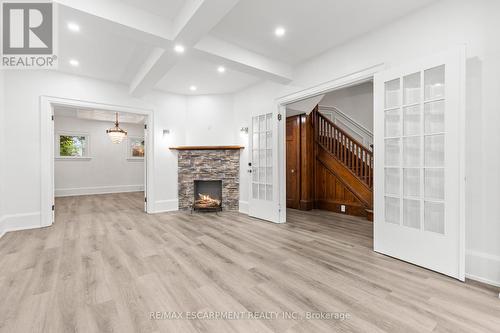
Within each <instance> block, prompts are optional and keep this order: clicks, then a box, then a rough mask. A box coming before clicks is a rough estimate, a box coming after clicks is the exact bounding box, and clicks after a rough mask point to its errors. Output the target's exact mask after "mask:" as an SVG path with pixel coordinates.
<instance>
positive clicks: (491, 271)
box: [465, 250, 500, 287]
mask: <svg viewBox="0 0 500 333" xmlns="http://www.w3.org/2000/svg"><path fill="white" fill-rule="evenodd" d="M465 276H466V277H467V278H469V279H471V280H476V281H479V282H483V283H487V284H490V285H493V286H497V287H500V257H499V256H495V255H492V254H489V253H484V252H478V251H472V250H468V251H466V254H465Z"/></svg>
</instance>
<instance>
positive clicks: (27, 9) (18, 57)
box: [2, 2, 57, 69]
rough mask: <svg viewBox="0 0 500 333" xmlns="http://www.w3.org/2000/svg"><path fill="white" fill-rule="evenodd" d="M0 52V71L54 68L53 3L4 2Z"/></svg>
mask: <svg viewBox="0 0 500 333" xmlns="http://www.w3.org/2000/svg"><path fill="white" fill-rule="evenodd" d="M2 53H3V54H2V67H3V68H16V69H22V68H25V69H26V68H31V69H40V68H54V67H55V63H56V60H57V57H56V56H55V55H54V8H53V4H52V3H51V2H4V3H3V4H2Z"/></svg>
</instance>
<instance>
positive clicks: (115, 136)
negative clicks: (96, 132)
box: [106, 112, 127, 144]
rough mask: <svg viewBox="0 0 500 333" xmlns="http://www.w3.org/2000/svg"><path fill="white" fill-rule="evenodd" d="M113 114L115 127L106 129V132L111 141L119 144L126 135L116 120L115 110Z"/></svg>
mask: <svg viewBox="0 0 500 333" xmlns="http://www.w3.org/2000/svg"><path fill="white" fill-rule="evenodd" d="M115 115H116V121H115V127H113V128H110V129H108V130H106V133H108V135H109V138H110V139H111V142H113V143H115V144H120V143H122V141H123V139H124V138H125V137H126V136H127V131H125V130H123V129H121V128H120V123H119V122H118V112H116V113H115Z"/></svg>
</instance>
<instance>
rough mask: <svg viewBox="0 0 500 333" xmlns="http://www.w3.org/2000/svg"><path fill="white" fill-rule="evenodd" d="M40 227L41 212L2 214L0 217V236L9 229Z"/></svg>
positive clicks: (9, 230)
mask: <svg viewBox="0 0 500 333" xmlns="http://www.w3.org/2000/svg"><path fill="white" fill-rule="evenodd" d="M36 228H41V213H40V212H34V213H26V214H14V215H4V216H2V218H0V237H2V236H3V235H5V234H6V233H8V232H11V231H19V230H27V229H36Z"/></svg>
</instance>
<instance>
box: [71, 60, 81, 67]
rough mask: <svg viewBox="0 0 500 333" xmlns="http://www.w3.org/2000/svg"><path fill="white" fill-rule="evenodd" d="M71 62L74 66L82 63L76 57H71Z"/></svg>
mask: <svg viewBox="0 0 500 333" xmlns="http://www.w3.org/2000/svg"><path fill="white" fill-rule="evenodd" d="M69 64H70V65H71V66H73V67H78V66H79V65H80V62H79V61H78V60H76V59H71V60H70V61H69Z"/></svg>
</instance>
